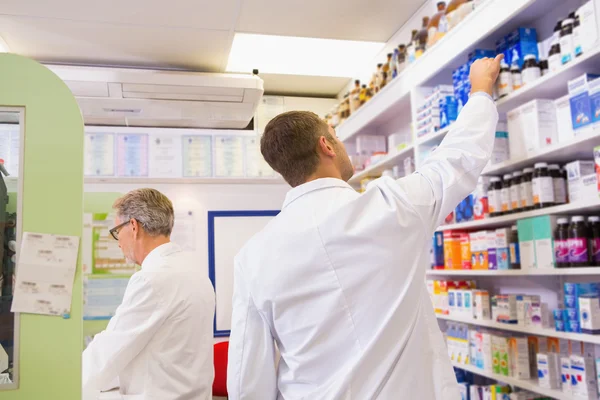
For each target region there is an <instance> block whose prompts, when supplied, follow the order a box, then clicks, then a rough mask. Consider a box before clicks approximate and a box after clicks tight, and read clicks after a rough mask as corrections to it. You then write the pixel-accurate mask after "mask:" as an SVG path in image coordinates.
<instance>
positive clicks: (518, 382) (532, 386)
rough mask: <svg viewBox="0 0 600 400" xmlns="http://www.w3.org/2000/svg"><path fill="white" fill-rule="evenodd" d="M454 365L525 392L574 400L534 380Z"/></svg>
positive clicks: (562, 399) (561, 399) (563, 399)
mask: <svg viewBox="0 0 600 400" xmlns="http://www.w3.org/2000/svg"><path fill="white" fill-rule="evenodd" d="M452 365H453V366H454V367H456V368H459V369H462V370H465V371H469V372H471V373H473V374H476V375H479V376H485V377H486V378H490V379H493V380H495V381H498V382H503V383H506V384H509V385H512V386H516V387H518V388H521V389H524V390H529V391H530V392H534V393H539V394H541V395H544V396H549V397H552V398H553V399H557V400H572V399H573V395H572V394H570V393H563V392H562V390H555V389H545V388H543V387H541V386H540V385H538V382H537V381H536V380H533V379H532V380H528V381H525V380H522V379H517V378H513V377H510V376H504V375H498V374H494V373H492V372H488V371H484V370H482V369H479V368H477V367H475V366H473V365H464V364H459V363H456V362H453V363H452Z"/></svg>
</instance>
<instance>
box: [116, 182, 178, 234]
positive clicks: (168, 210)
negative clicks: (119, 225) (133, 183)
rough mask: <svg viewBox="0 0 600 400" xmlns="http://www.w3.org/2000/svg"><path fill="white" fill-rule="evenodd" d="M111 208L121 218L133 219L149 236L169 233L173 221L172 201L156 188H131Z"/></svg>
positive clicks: (125, 219) (124, 219)
mask: <svg viewBox="0 0 600 400" xmlns="http://www.w3.org/2000/svg"><path fill="white" fill-rule="evenodd" d="M113 208H114V209H115V211H116V212H117V214H118V216H119V218H120V219H121V220H123V221H127V220H130V219H132V218H133V219H135V220H136V221H137V222H138V224H140V225H141V226H142V228H144V231H146V233H147V234H148V235H150V236H159V235H164V236H170V235H171V231H172V230H173V223H174V222H175V215H174V212H173V203H171V200H169V198H168V197H167V196H165V195H164V194H162V193H161V192H159V191H158V190H155V189H137V190H132V191H131V192H129V193H127V194H126V195H125V196H123V197H121V198H119V199H117V201H115V204H113Z"/></svg>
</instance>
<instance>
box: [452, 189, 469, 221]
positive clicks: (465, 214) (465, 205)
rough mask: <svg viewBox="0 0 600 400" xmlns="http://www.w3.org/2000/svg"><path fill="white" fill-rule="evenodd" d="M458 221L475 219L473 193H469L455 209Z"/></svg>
mask: <svg viewBox="0 0 600 400" xmlns="http://www.w3.org/2000/svg"><path fill="white" fill-rule="evenodd" d="M454 214H455V218H456V222H457V223H460V222H467V221H472V220H473V194H472V193H471V194H469V195H467V196H466V197H465V198H464V199H463V200H462V201H461V202H460V203H458V206H456V209H455V211H454Z"/></svg>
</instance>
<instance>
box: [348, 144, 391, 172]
mask: <svg viewBox="0 0 600 400" xmlns="http://www.w3.org/2000/svg"><path fill="white" fill-rule="evenodd" d="M386 145H387V137H386V136H381V135H360V136H358V137H357V138H356V148H355V149H353V150H354V153H355V156H354V159H353V164H354V167H355V168H356V170H357V171H361V170H363V169H365V168H366V167H367V166H369V165H370V163H371V158H372V157H373V156H374V155H381V154H386V153H387V147H386ZM348 151H350V149H348ZM349 154H350V153H349Z"/></svg>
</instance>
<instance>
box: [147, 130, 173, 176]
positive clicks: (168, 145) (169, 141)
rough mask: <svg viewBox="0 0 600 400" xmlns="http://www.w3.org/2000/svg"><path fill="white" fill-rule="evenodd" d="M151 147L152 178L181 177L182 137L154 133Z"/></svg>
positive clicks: (151, 138)
mask: <svg viewBox="0 0 600 400" xmlns="http://www.w3.org/2000/svg"><path fill="white" fill-rule="evenodd" d="M149 147H150V176H151V177H152V178H179V177H181V137H179V136H174V135H152V136H151V137H150V145H149Z"/></svg>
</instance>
